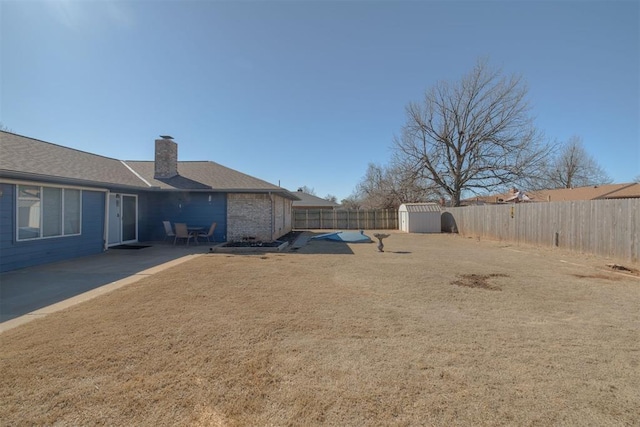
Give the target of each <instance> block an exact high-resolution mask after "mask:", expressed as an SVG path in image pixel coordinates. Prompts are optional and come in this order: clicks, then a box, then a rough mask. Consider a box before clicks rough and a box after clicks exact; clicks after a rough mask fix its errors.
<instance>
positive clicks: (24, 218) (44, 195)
mask: <svg viewBox="0 0 640 427" xmlns="http://www.w3.org/2000/svg"><path fill="white" fill-rule="evenodd" d="M80 203H81V192H80V190H75V189H71V188H59V187H40V186H35V185H18V203H17V206H18V215H17V218H18V233H17V236H18V240H30V239H41V238H46V237H59V236H72V235H78V234H80Z"/></svg>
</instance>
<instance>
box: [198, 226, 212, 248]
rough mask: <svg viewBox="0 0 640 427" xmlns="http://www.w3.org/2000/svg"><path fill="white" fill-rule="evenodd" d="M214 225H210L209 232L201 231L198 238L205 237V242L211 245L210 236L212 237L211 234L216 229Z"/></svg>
mask: <svg viewBox="0 0 640 427" xmlns="http://www.w3.org/2000/svg"><path fill="white" fill-rule="evenodd" d="M216 225H217V223H215V222H213V223H211V227H209V232H208V233H205V232H204V231H201V232H199V233H198V237H206V238H207V242H209V243H211V236H213V232H214V231H215V229H216Z"/></svg>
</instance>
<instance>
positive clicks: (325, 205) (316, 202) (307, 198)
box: [293, 189, 340, 209]
mask: <svg viewBox="0 0 640 427" xmlns="http://www.w3.org/2000/svg"><path fill="white" fill-rule="evenodd" d="M294 194H295V195H296V197H298V199H299V200H295V201H294V202H293V209H337V208H339V207H340V205H339V204H338V203H335V202H332V201H331V200H327V199H321V198H320V197H317V196H314V195H312V194H307V193H305V192H303V191H302V189H298V191H296V192H295V193H294Z"/></svg>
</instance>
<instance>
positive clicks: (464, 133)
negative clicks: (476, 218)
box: [394, 60, 548, 206]
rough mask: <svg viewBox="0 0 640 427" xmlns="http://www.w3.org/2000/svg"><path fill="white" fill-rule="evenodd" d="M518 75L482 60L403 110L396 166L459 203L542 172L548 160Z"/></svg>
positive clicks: (395, 143)
mask: <svg viewBox="0 0 640 427" xmlns="http://www.w3.org/2000/svg"><path fill="white" fill-rule="evenodd" d="M526 94H527V88H526V86H525V85H524V83H523V82H522V80H521V78H520V77H517V76H511V77H509V78H507V77H504V76H502V73H501V72H500V71H494V70H491V69H489V67H488V66H487V63H486V61H482V60H479V61H478V63H477V65H476V66H475V68H474V69H473V70H472V71H471V72H470V73H469V74H467V75H466V76H464V77H463V78H462V79H461V80H460V81H459V82H455V83H448V82H441V83H439V84H437V85H436V86H434V87H433V88H431V89H430V90H428V91H427V92H426V94H425V96H424V100H423V101H422V102H421V103H410V104H409V105H408V106H407V107H406V116H407V119H406V123H405V125H404V126H403V128H402V131H401V134H400V136H399V137H396V138H395V139H394V148H395V158H396V161H398V162H399V163H401V164H403V165H405V167H406V168H407V169H409V170H411V171H412V173H414V174H416V175H419V176H421V177H423V178H424V179H426V180H428V181H430V182H431V183H432V184H433V185H434V186H436V187H437V188H438V189H439V191H440V192H441V193H442V194H443V195H447V196H448V197H449V198H450V199H451V202H452V204H453V205H454V206H459V205H460V199H461V196H462V194H463V192H470V193H478V192H484V191H490V190H493V189H495V188H496V187H500V186H506V185H510V184H512V183H513V182H517V181H519V180H521V179H523V178H524V177H527V176H533V175H535V174H537V173H538V171H539V169H540V165H541V164H543V162H544V160H545V157H546V156H547V152H548V150H547V148H546V147H545V146H544V145H543V144H542V143H541V135H540V134H539V132H538V131H537V130H536V129H535V127H534V126H533V120H532V118H531V117H530V116H529V106H528V103H527V101H526V99H525V96H526Z"/></svg>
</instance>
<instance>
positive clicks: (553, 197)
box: [463, 183, 640, 205]
mask: <svg viewBox="0 0 640 427" xmlns="http://www.w3.org/2000/svg"><path fill="white" fill-rule="evenodd" d="M632 198H640V183H626V184H605V185H593V186H587V187H576V188H558V189H555V190H535V191H527V192H526V193H525V192H523V191H519V190H518V189H515V188H513V189H511V190H510V191H509V192H507V193H502V194H494V195H490V196H478V197H472V198H469V199H466V200H464V201H463V202H464V203H463V204H465V205H484V204H496V203H519V202H568V201H577V200H604V199H632Z"/></svg>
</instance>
